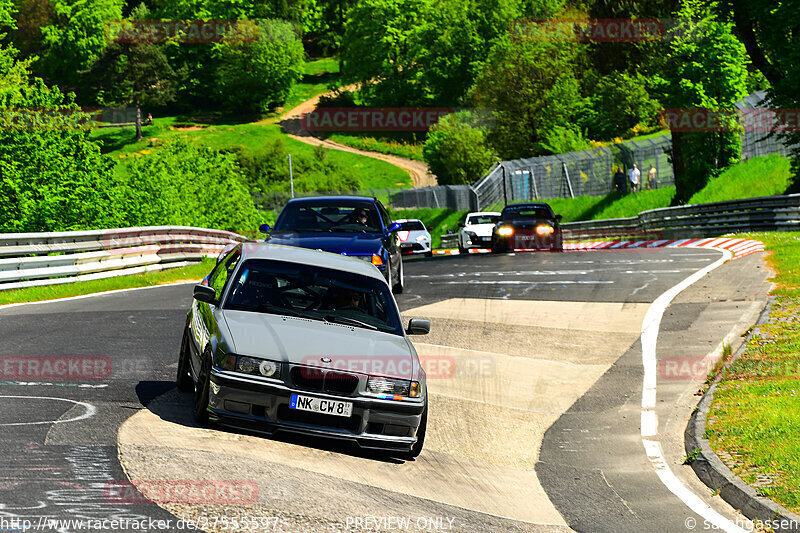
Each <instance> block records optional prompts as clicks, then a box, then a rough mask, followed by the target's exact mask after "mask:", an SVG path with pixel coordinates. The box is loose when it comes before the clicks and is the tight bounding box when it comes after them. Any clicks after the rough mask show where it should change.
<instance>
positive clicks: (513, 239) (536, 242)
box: [492, 232, 563, 251]
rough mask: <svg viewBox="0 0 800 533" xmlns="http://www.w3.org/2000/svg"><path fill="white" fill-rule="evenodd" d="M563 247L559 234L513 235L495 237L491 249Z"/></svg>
mask: <svg viewBox="0 0 800 533" xmlns="http://www.w3.org/2000/svg"><path fill="white" fill-rule="evenodd" d="M562 246H563V244H562V237H561V234H560V233H559V232H556V233H553V234H551V235H544V236H540V235H535V234H523V233H515V234H514V235H511V236H509V237H501V236H495V237H494V240H493V242H492V248H495V249H502V250H508V251H514V250H557V249H559V248H561V247H562Z"/></svg>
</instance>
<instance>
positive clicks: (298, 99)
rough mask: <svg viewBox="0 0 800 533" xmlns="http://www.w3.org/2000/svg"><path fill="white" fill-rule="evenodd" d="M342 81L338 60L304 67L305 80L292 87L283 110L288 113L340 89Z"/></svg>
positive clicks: (325, 60) (310, 63)
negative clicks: (307, 101) (330, 91)
mask: <svg viewBox="0 0 800 533" xmlns="http://www.w3.org/2000/svg"><path fill="white" fill-rule="evenodd" d="M340 81H341V75H340V74H339V61H338V60H336V59H317V60H316V61H309V62H307V63H306V64H305V65H304V67H303V78H302V79H301V80H300V81H299V82H298V83H295V84H294V85H293V86H292V89H291V91H289V96H288V98H287V99H286V103H285V104H284V105H283V109H284V110H286V111H288V110H290V109H292V108H294V107H297V106H298V105H300V104H301V103H303V102H305V101H306V100H310V99H312V98H314V97H315V96H317V95H318V94H323V93H326V92H328V91H329V90H331V88H333V87H338V86H339V84H340Z"/></svg>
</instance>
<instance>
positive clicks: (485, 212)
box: [467, 211, 500, 218]
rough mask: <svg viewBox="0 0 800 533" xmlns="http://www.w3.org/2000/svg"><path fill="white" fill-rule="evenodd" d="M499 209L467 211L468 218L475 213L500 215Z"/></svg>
mask: <svg viewBox="0 0 800 533" xmlns="http://www.w3.org/2000/svg"><path fill="white" fill-rule="evenodd" d="M499 214H500V212H499V211H475V212H474V213H467V218H469V217H471V216H474V215H499Z"/></svg>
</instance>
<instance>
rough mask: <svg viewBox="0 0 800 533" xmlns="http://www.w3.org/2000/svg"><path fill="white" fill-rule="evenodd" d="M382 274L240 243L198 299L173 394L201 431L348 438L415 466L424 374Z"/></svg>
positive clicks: (412, 326) (322, 256) (344, 260)
mask: <svg viewBox="0 0 800 533" xmlns="http://www.w3.org/2000/svg"><path fill="white" fill-rule="evenodd" d="M429 331H430V321H428V320H422V319H411V320H410V321H409V323H408V326H407V327H404V324H403V322H402V318H401V316H400V312H399V310H398V308H397V303H396V302H395V300H394V297H393V296H392V292H391V290H390V288H389V286H388V285H387V284H386V280H385V279H384V277H383V275H382V274H381V273H380V272H379V271H378V269H376V268H375V267H374V266H372V265H371V264H369V263H365V262H364V261H360V260H358V259H353V258H349V257H345V256H342V255H336V254H331V253H327V252H319V251H315V250H306V249H301V248H294V247H286V246H279V245H271V244H265V243H245V244H240V245H238V246H236V247H234V248H233V249H231V250H228V251H227V252H226V253H225V254H223V255H221V256H220V258H219V260H218V262H217V265H216V267H215V268H214V269H213V270H212V272H211V273H210V274H209V275H208V276H207V277H206V278H205V279H204V280H203V282H202V283H201V284H200V285H197V286H195V288H194V301H193V302H192V307H191V309H190V310H189V313H188V316H187V321H186V328H185V331H184V334H183V342H182V344H181V351H180V356H179V361H178V376H177V385H178V388H179V389H180V390H181V391H184V392H193V393H194V416H195V419H196V420H197V421H198V422H201V423H205V422H207V421H211V422H215V423H218V424H221V425H226V426H233V427H239V428H245V429H248V430H251V431H257V432H264V433H267V434H274V433H276V432H280V431H289V432H298V433H304V434H310V435H318V436H324V437H333V438H339V439H346V440H350V441H353V442H355V443H357V444H358V445H359V446H361V447H363V448H374V449H380V450H388V451H391V452H393V453H394V455H397V456H405V457H409V458H410V457H416V456H417V455H419V453H420V452H421V451H422V446H423V442H424V439H425V430H426V426H427V413H428V394H427V388H426V385H425V372H424V370H423V368H422V366H421V365H420V361H419V357H418V356H417V352H416V350H415V349H414V346H413V345H412V344H411V342H410V341H409V338H408V335H415V334H426V333H428V332H429Z"/></svg>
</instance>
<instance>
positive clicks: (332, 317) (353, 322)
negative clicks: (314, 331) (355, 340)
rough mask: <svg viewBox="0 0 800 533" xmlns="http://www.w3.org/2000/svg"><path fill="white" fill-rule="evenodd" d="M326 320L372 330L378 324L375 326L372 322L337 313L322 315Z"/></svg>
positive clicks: (375, 328)
mask: <svg viewBox="0 0 800 533" xmlns="http://www.w3.org/2000/svg"><path fill="white" fill-rule="evenodd" d="M322 318H323V320H325V322H335V323H336V324H344V325H345V326H356V327H359V328H367V329H372V330H377V329H378V326H373V325H372V324H367V323H366V322H361V321H360V320H356V319H355V318H348V317H344V316H336V315H325V316H324V317H322Z"/></svg>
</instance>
